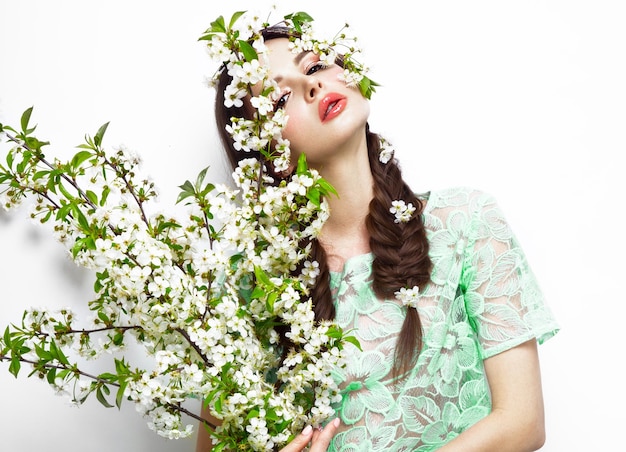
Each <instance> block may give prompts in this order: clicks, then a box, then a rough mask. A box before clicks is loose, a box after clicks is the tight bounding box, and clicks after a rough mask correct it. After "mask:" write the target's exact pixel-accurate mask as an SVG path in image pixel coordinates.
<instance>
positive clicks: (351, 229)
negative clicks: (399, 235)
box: [197, 39, 545, 452]
mask: <svg viewBox="0 0 626 452" xmlns="http://www.w3.org/2000/svg"><path fill="white" fill-rule="evenodd" d="M287 42H288V41H287V40H286V39H275V40H271V41H269V42H268V43H267V46H268V48H269V49H270V56H269V64H270V67H271V69H272V72H271V74H272V77H274V78H275V79H276V80H277V81H278V83H279V86H280V87H281V89H282V91H281V94H283V95H284V96H285V97H282V100H284V101H286V102H285V103H284V105H283V102H282V101H281V107H282V108H285V110H286V113H287V114H288V115H289V122H288V125H287V128H286V129H285V131H284V133H283V136H284V137H285V138H287V139H289V140H290V142H291V150H292V158H293V161H297V156H298V155H299V153H301V152H304V150H306V155H307V160H308V162H309V165H310V166H311V167H313V168H316V169H317V170H318V171H319V172H320V174H321V175H322V176H323V177H324V178H325V179H326V180H327V181H329V182H330V183H331V184H332V185H333V186H334V187H335V189H336V190H337V192H338V193H339V196H338V197H331V198H330V199H329V203H330V210H331V212H332V214H331V216H330V218H329V219H328V221H327V222H326V223H325V224H324V227H323V229H322V233H321V236H320V238H319V240H320V242H321V243H322V245H323V246H324V248H325V250H326V252H327V254H328V264H329V267H330V269H331V270H332V271H340V270H341V269H342V268H343V265H344V263H345V261H346V260H347V259H349V258H351V257H353V256H355V255H359V254H364V253H368V252H369V251H370V249H369V236H368V233H367V230H366V228H365V217H366V216H367V213H368V210H369V202H370V200H371V199H372V188H371V187H372V174H371V170H370V166H369V162H368V158H367V145H366V140H365V139H366V131H365V130H366V122H367V119H368V116H369V103H368V101H367V100H366V99H364V98H363V96H361V94H360V92H359V91H358V90H357V89H356V88H350V87H347V86H346V85H345V83H344V82H343V81H341V80H340V78H339V74H340V73H341V69H340V68H339V67H337V66H330V67H328V68H324V69H321V68H316V67H315V64H316V62H317V57H316V56H315V55H314V54H307V55H305V56H304V57H303V58H295V55H294V54H293V53H291V51H290V50H289V49H288V48H287ZM329 93H338V94H340V95H341V96H343V97H345V99H346V102H345V107H344V108H343V109H342V110H341V111H340V112H339V114H338V115H337V116H335V117H333V118H332V119H331V120H328V121H323V120H321V119H320V115H319V102H320V101H321V100H322V99H323V98H324V96H327V95H328V94H329ZM485 370H486V375H487V378H488V382H489V388H490V390H491V393H492V402H493V410H492V412H491V413H490V414H489V415H488V416H487V417H486V418H484V419H483V420H481V421H480V422H478V423H477V424H476V425H474V426H472V427H471V428H469V429H468V430H466V431H465V432H463V433H462V434H461V435H459V436H458V437H457V438H455V439H454V440H453V441H451V442H450V443H448V444H447V445H446V446H444V447H443V448H441V449H439V450H440V451H441V452H456V451H459V452H460V451H462V452H472V451H476V452H478V451H480V452H489V451H498V452H509V451H510V452H514V451H519V452H521V451H533V450H537V449H539V448H540V447H541V446H542V445H543V443H544V441H545V427H544V409H543V395H542V388H541V374H540V368H539V357H538V352H537V344H536V341H535V340H531V341H528V342H525V343H523V344H520V345H519V346H517V347H514V348H512V349H510V350H508V351H506V352H503V353H500V354H498V355H496V356H494V357H491V358H488V359H486V360H485ZM338 427H339V422H338V420H335V421H333V422H331V423H329V425H328V426H327V427H326V428H325V429H324V430H323V431H322V432H320V431H318V430H315V429H305V430H304V431H303V432H302V433H301V434H300V435H299V436H297V437H296V439H294V440H293V441H292V442H291V443H290V444H289V445H288V446H286V447H285V448H284V449H282V451H283V452H297V451H302V450H303V449H304V448H305V447H307V446H310V449H309V450H310V451H312V452H318V451H325V450H326V449H327V447H328V444H329V441H330V440H331V438H332V436H333V435H334V434H335V432H336V430H337V428H338ZM202 431H203V429H201V433H200V434H199V437H198V438H199V439H198V441H199V442H198V448H197V452H200V451H203V452H204V451H208V450H210V449H209V448H208V446H207V445H206V444H207V443H209V442H210V441H209V440H208V435H207V434H206V432H205V433H204V434H203V433H202Z"/></svg>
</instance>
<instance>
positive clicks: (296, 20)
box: [285, 11, 313, 33]
mask: <svg viewBox="0 0 626 452" xmlns="http://www.w3.org/2000/svg"><path fill="white" fill-rule="evenodd" d="M285 19H287V20H289V19H290V20H291V21H292V22H293V28H295V29H296V31H297V32H298V33H302V24H303V23H305V22H312V21H313V18H312V17H311V16H309V15H308V14H307V13H305V12H304V11H300V12H297V13H292V14H287V15H286V16H285Z"/></svg>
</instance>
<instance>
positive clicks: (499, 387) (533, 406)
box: [439, 339, 545, 452]
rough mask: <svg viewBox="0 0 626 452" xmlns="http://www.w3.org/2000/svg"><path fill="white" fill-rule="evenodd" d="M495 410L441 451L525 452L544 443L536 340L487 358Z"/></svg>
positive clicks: (541, 395) (488, 375) (541, 396)
mask: <svg viewBox="0 0 626 452" xmlns="http://www.w3.org/2000/svg"><path fill="white" fill-rule="evenodd" d="M485 371H486V374H487V379H488V381H489V388H490V390H491V396H492V404H493V409H492V412H491V413H490V414H489V415H488V416H487V417H485V418H484V419H482V420H481V421H479V422H478V423H476V424H475V425H474V426H472V427H470V428H469V429H467V430H466V431H465V432H463V433H462V434H460V435H459V436H458V437H456V438H455V439H454V440H452V441H451V442H450V443H448V444H446V445H445V446H444V447H442V448H441V449H439V451H440V452H457V451H458V452H461V451H462V452H473V451H476V452H489V451H497V452H509V451H510V452H525V451H534V450H537V449H539V448H541V446H543V444H544V441H545V425H544V411H543V394H542V389H541V373H540V370H539V356H538V352H537V342H536V341H535V340H534V339H533V340H530V341H528V342H525V343H523V344H521V345H518V346H517V347H514V348H512V349H510V350H508V351H506V352H503V353H500V354H498V355H495V356H493V357H491V358H488V359H486V360H485Z"/></svg>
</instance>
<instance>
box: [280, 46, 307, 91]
mask: <svg viewBox="0 0 626 452" xmlns="http://www.w3.org/2000/svg"><path fill="white" fill-rule="evenodd" d="M311 53H313V51H312V50H305V51H304V52H300V53H299V54H297V55H296V56H295V57H294V59H293V62H294V64H295V65H296V66H297V65H299V64H300V62H301V61H302V60H303V59H304V57H305V56H307V55H309V54H311ZM282 79H283V77H282V75H279V76H278V77H276V78H274V81H276V82H277V83H278V82H280V81H281V80H282Z"/></svg>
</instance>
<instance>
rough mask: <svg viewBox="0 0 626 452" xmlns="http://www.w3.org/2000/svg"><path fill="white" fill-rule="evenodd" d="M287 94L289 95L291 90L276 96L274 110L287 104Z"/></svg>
mask: <svg viewBox="0 0 626 452" xmlns="http://www.w3.org/2000/svg"><path fill="white" fill-rule="evenodd" d="M289 96H291V91H287V92H284V93H282V94H281V95H280V96H279V97H278V99H277V100H276V102H274V111H278V110H280V109H281V108H285V105H287V101H288V100H289Z"/></svg>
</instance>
